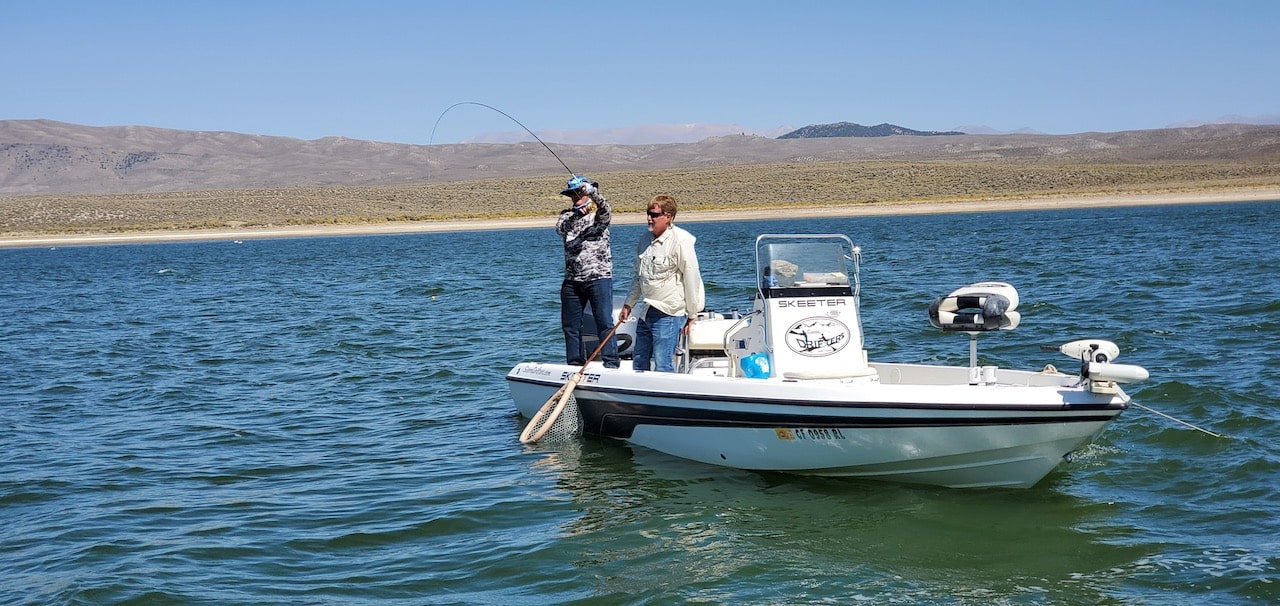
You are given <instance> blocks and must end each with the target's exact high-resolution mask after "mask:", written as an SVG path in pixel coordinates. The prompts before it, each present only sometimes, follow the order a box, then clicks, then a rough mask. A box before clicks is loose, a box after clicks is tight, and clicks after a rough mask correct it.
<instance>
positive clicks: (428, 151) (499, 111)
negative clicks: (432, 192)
mask: <svg viewBox="0 0 1280 606" xmlns="http://www.w3.org/2000/svg"><path fill="white" fill-rule="evenodd" d="M459 105H477V106H480V107H484V108H487V109H491V110H493V111H495V112H498V113H500V114H502V115H504V116H506V117H507V119H509V120H511V121H512V122H515V123H516V124H517V125H519V126H520V128H523V129H524V132H526V133H529V136H531V137H533V138H534V139H535V140H537V141H538V143H541V144H542V146H543V147H545V148H547V151H549V152H551V155H553V156H555V157H556V160H557V161H558V162H560V166H563V167H564V169H565V170H567V171H569V174H570V175H577V173H575V172H573V169H571V168H569V165H568V164H565V163H564V160H561V159H560V156H559V155H558V154H556V152H555V150H553V149H551V146H550V145H547V143H546V142H545V141H543V140H542V139H541V138H539V137H538V135H535V134H534V133H533V131H531V130H529V127H527V126H525V125H524V124H522V123H521V122H520V121H519V120H516V119H515V118H513V117H511V114H508V113H507V112H504V111H502V110H500V109H498V108H496V107H494V106H492V105H485V104H484V103H479V102H476V101H459V102H458V103H454V104H453V105H450V106H449V107H446V108H445V109H444V111H442V112H440V116H439V117H437V118H436V123H435V125H433V126H432V127H431V137H430V138H429V139H427V153H428V154H430V153H431V151H430V150H431V144H432V142H433V141H435V138H436V127H438V126H440V120H442V119H444V115H445V114H447V113H449V110H451V109H453V108H455V107H458V106H459ZM430 180H431V158H430V156H429V155H428V158H427V181H430Z"/></svg>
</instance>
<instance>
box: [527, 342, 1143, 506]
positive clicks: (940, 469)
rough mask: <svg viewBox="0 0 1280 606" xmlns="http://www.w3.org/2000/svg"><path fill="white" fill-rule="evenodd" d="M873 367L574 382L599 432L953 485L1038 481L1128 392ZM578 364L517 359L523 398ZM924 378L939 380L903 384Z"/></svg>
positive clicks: (610, 376) (734, 463) (798, 467)
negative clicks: (830, 375) (865, 374)
mask: <svg viewBox="0 0 1280 606" xmlns="http://www.w3.org/2000/svg"><path fill="white" fill-rule="evenodd" d="M872 366H873V367H875V368H876V370H877V377H876V379H875V380H868V379H859V378H854V379H844V380H812V381H794V380H785V379H751V378H745V377H726V376H715V375H711V374H678V373H655V372H644V373H640V372H635V371H632V370H630V369H605V368H603V367H602V366H598V365H596V364H593V365H591V366H590V367H589V368H588V370H587V372H586V374H585V377H584V379H583V381H582V383H581V384H579V386H578V387H577V389H576V391H575V392H574V393H575V397H576V399H577V402H578V406H579V408H580V409H581V411H582V414H583V418H584V422H585V426H584V427H585V431H587V432H588V433H592V434H596V435H601V436H606V437H611V438H617V439H620V440H625V441H627V442H629V443H632V444H635V445H638V446H644V447H647V448H651V449H654V450H657V451H661V452H664V453H667V454H670V455H674V456H677V457H683V458H686V459H692V460H695V461H701V462H703V463H708V464H712V465H723V466H727V467H734V468H738V469H748V470H757V471H777V472H786V473H794V474H802V475H820V476H833V477H856V478H869V479H881V480H892V481H898V482H911V483H922V484H933V485H941V486H950V487H987V486H1006V487H1029V486H1032V485H1034V484H1036V483H1037V482H1039V481H1040V480H1041V479H1042V478H1043V477H1044V476H1045V475H1046V474H1048V473H1049V472H1050V471H1052V470H1053V469H1054V468H1055V467H1056V466H1057V465H1058V464H1060V463H1061V462H1062V461H1063V458H1064V457H1065V456H1067V455H1068V454H1070V453H1071V452H1073V451H1075V450H1078V449H1079V448H1081V447H1083V446H1085V445H1087V444H1088V443H1090V442H1091V441H1092V440H1093V439H1094V437H1095V436H1097V435H1098V434H1099V433H1100V432H1101V431H1102V430H1103V428H1105V427H1106V425H1107V424H1108V423H1109V422H1110V421H1111V420H1112V419H1114V418H1115V416H1116V415H1118V414H1119V413H1120V411H1121V410H1123V409H1124V408H1125V407H1126V404H1127V401H1128V399H1127V396H1125V395H1124V394H1123V392H1119V393H1108V394H1100V393H1093V392H1091V391H1089V390H1088V389H1086V388H1083V387H1079V386H1073V385H1074V384H1076V383H1079V381H1078V380H1077V378H1076V377H1070V376H1067V375H1061V374H1058V373H1032V372H1027V371H1009V370H1001V371H999V372H1000V374H999V377H998V380H997V381H996V382H993V383H989V384H981V385H969V384H967V383H965V382H964V379H965V378H967V377H968V372H969V369H968V368H963V367H959V368H957V367H928V366H916V365H897V364H873V365H872ZM577 370H578V368H577V367H571V366H567V365H561V364H544V363H522V364H519V365H517V366H516V367H515V368H513V369H512V370H511V372H510V373H509V374H508V375H507V380H508V386H509V388H510V391H511V396H512V399H513V400H514V401H515V404H516V408H517V410H518V411H519V412H520V414H522V415H524V416H525V417H530V416H532V415H533V414H534V413H535V412H536V411H537V410H538V408H539V407H541V406H542V404H543V403H544V402H546V400H547V398H549V397H550V396H551V395H552V394H553V393H554V392H555V391H556V390H557V389H558V388H559V387H560V385H562V384H563V383H564V381H565V379H566V378H567V377H568V376H569V375H571V374H573V373H574V372H576V371H577ZM919 377H933V380H934V381H935V384H910V383H902V382H901V381H911V380H914V379H915V378H919ZM950 377H956V378H959V379H960V380H961V382H960V383H959V384H957V383H952V382H950ZM882 379H883V380H884V381H887V382H881V380H882ZM894 381H897V382H894Z"/></svg>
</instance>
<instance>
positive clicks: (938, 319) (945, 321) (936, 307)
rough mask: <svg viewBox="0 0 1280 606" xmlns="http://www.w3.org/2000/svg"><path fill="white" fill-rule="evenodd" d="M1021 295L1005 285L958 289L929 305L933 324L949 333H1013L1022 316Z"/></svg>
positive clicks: (980, 283) (978, 284) (971, 285)
mask: <svg viewBox="0 0 1280 606" xmlns="http://www.w3.org/2000/svg"><path fill="white" fill-rule="evenodd" d="M1018 302H1019V301H1018V291H1017V289H1015V288H1014V287H1013V286H1012V285H1010V284H1007V283H1005V282H978V283H976V284H970V285H968V286H965V287H962V288H958V289H956V290H954V291H952V292H951V294H949V295H947V296H945V297H940V298H938V299H936V300H934V302H933V303H931V304H930V305H929V322H930V323H931V324H933V325H934V326H935V327H937V328H941V329H942V330H946V331H965V332H979V331H988V330H1012V329H1014V328H1016V327H1017V326H1018V321H1019V319H1020V315H1019V314H1018V313H1017V312H1015V311H1014V309H1015V308H1017V307H1018Z"/></svg>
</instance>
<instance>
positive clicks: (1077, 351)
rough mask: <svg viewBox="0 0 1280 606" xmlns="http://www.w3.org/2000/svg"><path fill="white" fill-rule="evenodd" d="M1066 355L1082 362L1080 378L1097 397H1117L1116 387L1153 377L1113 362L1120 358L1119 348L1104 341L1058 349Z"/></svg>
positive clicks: (1138, 369)
mask: <svg viewBox="0 0 1280 606" xmlns="http://www.w3.org/2000/svg"><path fill="white" fill-rule="evenodd" d="M1058 351H1060V352H1062V354H1063V355H1065V356H1067V357H1069V358H1072V359H1075V360H1080V378H1081V379H1084V380H1087V381H1089V383H1090V387H1089V389H1090V391H1092V392H1094V393H1115V392H1116V391H1117V390H1118V389H1119V388H1118V387H1117V386H1116V383H1137V382H1139V381H1146V380H1147V378H1148V377H1149V376H1150V374H1149V373H1147V369H1145V368H1143V367H1141V366H1136V365H1134V364H1116V363H1114V362H1112V360H1115V359H1116V358H1117V357H1119V356H1120V347H1118V346H1117V345H1116V344H1115V343H1112V342H1111V341H1104V340H1102V339H1081V340H1079V341H1072V342H1070V343H1067V344H1065V345H1063V346H1062V347H1059V348H1058Z"/></svg>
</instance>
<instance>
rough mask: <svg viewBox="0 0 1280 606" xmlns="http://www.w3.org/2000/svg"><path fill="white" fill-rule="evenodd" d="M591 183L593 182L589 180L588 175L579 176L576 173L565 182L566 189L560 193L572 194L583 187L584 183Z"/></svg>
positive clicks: (564, 194)
mask: <svg viewBox="0 0 1280 606" xmlns="http://www.w3.org/2000/svg"><path fill="white" fill-rule="evenodd" d="M590 184H591V182H590V181H588V180H587V178H586V177H579V176H578V175H574V176H572V177H570V178H569V182H568V183H566V184H565V186H564V191H562V192H560V195H562V196H572V195H573V192H576V191H578V190H579V189H582V187H583V186H584V185H590Z"/></svg>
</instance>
